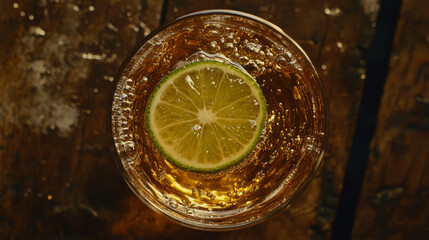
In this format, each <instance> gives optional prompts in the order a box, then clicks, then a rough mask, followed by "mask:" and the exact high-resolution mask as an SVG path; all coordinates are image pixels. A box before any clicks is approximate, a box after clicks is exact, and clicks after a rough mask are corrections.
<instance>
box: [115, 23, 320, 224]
mask: <svg viewBox="0 0 429 240" xmlns="http://www.w3.org/2000/svg"><path fill="white" fill-rule="evenodd" d="M209 20H210V21H208V20H207V19H190V20H188V21H190V22H188V23H184V24H182V25H183V26H182V25H180V26H176V25H173V26H170V29H167V30H169V31H167V33H166V34H158V35H156V36H155V39H153V40H149V41H148V42H147V43H146V44H145V45H144V46H143V47H142V48H141V49H140V51H139V52H137V54H136V56H137V57H134V58H133V59H131V62H130V64H129V65H128V66H127V67H126V68H125V70H124V74H123V76H122V78H120V79H119V83H118V87H117V89H116V92H115V96H114V104H113V108H112V109H113V113H112V121H113V125H114V127H113V128H114V136H115V144H116V148H117V150H118V152H119V155H120V158H121V162H122V165H123V166H124V170H125V172H126V175H127V176H128V177H129V182H130V185H132V187H133V189H134V190H135V191H136V192H137V194H138V195H139V194H140V195H141V196H144V197H143V198H144V199H143V200H144V201H146V202H149V204H154V205H155V208H156V209H157V210H159V211H162V212H165V211H169V212H172V215H170V216H173V217H175V216H179V218H185V219H187V220H189V221H191V222H199V223H201V224H207V225H208V226H209V225H216V224H219V225H222V224H234V223H240V222H247V221H252V220H254V219H258V218H260V217H262V216H264V215H265V214H266V213H267V211H272V210H274V209H276V208H280V207H284V205H285V204H287V203H288V200H289V199H290V198H291V197H292V196H293V195H294V194H296V192H297V191H298V189H299V188H300V187H301V186H302V185H303V183H304V182H305V181H307V179H308V176H309V174H310V173H311V172H312V171H313V169H314V166H315V164H316V163H317V161H318V160H319V159H318V158H319V156H320V152H321V151H322V143H323V139H324V133H325V128H324V125H323V124H324V120H325V119H324V117H325V116H324V114H323V113H324V110H325V109H324V106H323V101H322V98H323V96H322V95H321V93H320V92H319V91H318V90H317V88H316V86H315V85H314V81H315V80H314V77H315V76H314V74H312V72H311V71H309V70H308V69H307V68H309V67H310V66H308V65H307V63H306V62H305V59H304V58H303V57H302V56H300V55H299V53H298V52H297V50H296V49H294V48H293V47H290V46H288V43H287V42H286V43H285V42H283V41H282V40H281V39H280V37H281V36H277V35H276V34H272V35H270V32H269V31H257V30H255V29H254V28H255V26H254V23H248V24H246V22H245V21H243V19H237V17H235V18H231V19H217V18H215V19H209ZM189 25H192V26H194V27H184V26H189ZM238 26H239V27H238ZM258 27H259V26H258ZM176 28H177V29H176ZM168 32H174V33H175V34H174V35H172V34H170V35H169V34H168ZM203 59H212V60H218V61H223V62H228V63H230V64H235V65H239V66H241V67H243V68H244V69H245V70H246V71H247V72H248V73H250V74H251V75H252V76H253V77H254V78H255V79H256V81H257V82H258V84H259V85H260V87H261V89H262V91H263V93H264V97H265V99H266V102H267V111H268V112H267V121H266V123H265V128H264V130H263V136H262V137H261V138H260V141H259V143H258V144H257V146H256V147H255V149H254V150H253V152H252V153H251V154H249V155H248V156H247V157H246V158H245V159H243V160H242V161H241V162H240V163H238V164H237V165H236V166H233V167H230V168H228V169H225V170H222V171H220V172H217V173H211V174H204V173H197V172H191V171H188V170H185V169H181V168H179V167H177V166H175V165H174V164H172V163H171V162H169V161H168V160H167V159H166V158H165V157H164V156H163V155H162V153H160V151H158V149H157V148H156V147H155V145H154V144H153V142H152V140H151V138H150V137H149V135H148V133H147V129H146V123H145V110H146V104H147V100H148V98H149V97H150V94H151V93H152V91H153V90H154V88H155V87H156V86H157V84H158V83H159V81H160V80H161V79H162V78H163V77H164V76H166V75H167V74H168V73H169V72H171V71H172V70H174V69H176V68H177V67H180V66H181V65H183V64H185V63H187V62H192V61H197V60H203ZM191 224H192V223H191Z"/></svg>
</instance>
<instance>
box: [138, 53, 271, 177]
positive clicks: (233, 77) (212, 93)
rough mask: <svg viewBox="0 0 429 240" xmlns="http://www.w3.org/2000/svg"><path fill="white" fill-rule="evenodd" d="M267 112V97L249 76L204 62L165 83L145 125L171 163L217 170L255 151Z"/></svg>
mask: <svg viewBox="0 0 429 240" xmlns="http://www.w3.org/2000/svg"><path fill="white" fill-rule="evenodd" d="M265 115H266V103H265V99H264V97H263V94H262V91H261V89H260V88H259V86H258V84H257V83H256V81H255V80H254V79H253V78H252V77H251V76H250V75H248V74H247V73H245V72H243V71H242V70H240V69H238V68H237V67H234V66H232V65H229V64H225V63H220V62H215V61H199V62H194V63H190V64H187V65H185V66H183V67H181V68H178V69H176V70H175V71H173V72H172V73H170V74H169V75H167V76H166V77H165V78H164V79H163V80H162V81H161V82H160V84H159V85H158V86H157V87H156V89H155V90H154V92H153V93H152V96H151V97H150V99H149V102H148V105H147V111H146V123H147V128H148V131H149V134H150V136H151V138H152V140H153V141H154V143H155V145H156V146H157V147H158V149H159V150H160V151H161V152H162V153H163V154H164V155H165V156H166V157H167V158H168V159H169V160H170V161H171V162H173V163H174V164H176V165H178V166H180V167H183V168H186V169H190V170H194V171H201V172H213V171H218V170H221V169H224V168H226V167H228V166H231V165H233V164H235V163H237V162H238V161H240V160H241V159H243V158H244V157H245V156H246V155H248V154H249V153H250V152H251V151H252V150H253V148H254V147H255V145H256V143H257V142H258V140H259V137H260V135H261V131H262V128H263V126H264V122H265Z"/></svg>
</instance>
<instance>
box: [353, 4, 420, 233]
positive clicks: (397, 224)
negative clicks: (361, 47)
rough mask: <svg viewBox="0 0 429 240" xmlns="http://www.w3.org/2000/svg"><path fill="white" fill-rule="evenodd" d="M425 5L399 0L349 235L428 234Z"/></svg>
mask: <svg viewBox="0 0 429 240" xmlns="http://www.w3.org/2000/svg"><path fill="white" fill-rule="evenodd" d="M428 13H429V5H428V4H427V3H426V2H424V1H410V0H405V1H404V2H403V6H402V10H401V17H400V20H399V23H398V28H397V30H396V36H395V39H394V47H393V48H394V49H393V52H392V57H391V61H390V72H389V75H388V77H387V80H386V84H385V88H384V95H383V98H382V102H381V108H380V112H379V115H378V119H377V129H376V132H375V136H374V138H373V140H372V143H371V156H370V158H369V163H368V168H367V171H366V177H365V180H364V185H363V189H362V193H361V197H360V202H359V206H358V208H357V213H356V220H355V228H354V231H353V237H354V239H427V238H428V236H429V201H428V194H429V177H428V173H429V30H428V25H429V15H428Z"/></svg>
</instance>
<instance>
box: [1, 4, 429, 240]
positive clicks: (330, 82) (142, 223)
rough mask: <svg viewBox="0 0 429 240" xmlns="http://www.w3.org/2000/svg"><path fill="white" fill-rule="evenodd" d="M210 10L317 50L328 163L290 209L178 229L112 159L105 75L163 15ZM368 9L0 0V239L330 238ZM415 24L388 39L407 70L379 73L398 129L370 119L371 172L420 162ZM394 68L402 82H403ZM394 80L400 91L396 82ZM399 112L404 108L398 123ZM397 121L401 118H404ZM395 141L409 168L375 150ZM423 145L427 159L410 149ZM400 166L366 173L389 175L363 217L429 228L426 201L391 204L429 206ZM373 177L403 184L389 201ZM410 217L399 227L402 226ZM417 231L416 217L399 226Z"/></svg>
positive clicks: (360, 78) (368, 32)
mask: <svg viewBox="0 0 429 240" xmlns="http://www.w3.org/2000/svg"><path fill="white" fill-rule="evenodd" d="M209 8H227V9H235V10H240V11H244V12H248V13H252V14H255V15H257V16H260V17H262V18H265V19H267V20H269V21H272V22H273V23H275V24H277V25H279V26H280V27H281V28H283V29H284V30H285V31H286V32H287V33H288V34H289V35H290V36H291V37H292V38H294V39H295V40H297V42H298V43H299V44H300V45H301V46H302V47H303V48H304V49H305V51H306V52H307V53H308V55H309V56H310V58H311V59H312V60H313V63H314V64H315V66H316V68H317V70H318V72H319V73H320V75H321V78H322V80H323V82H324V83H325V86H326V90H327V94H328V98H329V101H330V107H331V131H330V139H329V144H328V148H327V154H326V157H325V163H324V164H323V166H322V168H321V169H320V170H319V172H318V174H317V176H316V177H315V179H314V180H313V181H312V182H311V184H310V185H309V187H308V188H307V189H306V190H305V191H304V192H303V193H302V194H301V195H300V196H299V197H298V199H297V200H296V201H295V202H294V203H293V204H292V206H291V207H290V208H289V209H287V210H286V211H284V212H282V213H280V214H277V215H276V216H274V217H272V218H271V219H269V220H268V221H266V222H264V223H262V224H259V225H257V226H254V227H251V228H247V229H243V230H238V231H233V232H225V233H208V232H203V231H196V230H191V229H187V228H184V227H181V226H179V225H177V224H175V223H172V222H170V221H169V220H167V219H166V218H165V217H164V216H161V215H158V214H157V213H155V212H153V211H152V210H150V209H149V208H148V207H146V206H145V205H144V204H143V203H141V202H140V200H139V199H138V198H137V197H136V196H134V194H133V193H132V192H131V190H130V189H129V188H128V187H127V186H126V184H125V182H124V180H123V179H122V178H121V176H120V174H119V171H118V170H117V168H116V166H115V164H114V162H113V159H112V154H111V153H110V150H109V147H110V144H111V143H110V139H109V133H108V130H107V119H108V106H109V100H110V94H111V92H112V89H113V87H114V86H113V83H112V80H113V76H114V75H115V73H116V71H117V70H118V68H119V65H120V64H121V62H122V61H123V60H124V59H125V58H126V56H127V55H128V54H129V53H130V51H131V50H132V48H133V47H134V46H135V44H136V42H137V41H138V40H139V39H141V38H142V37H143V36H144V35H145V34H147V33H148V32H150V31H151V30H153V29H154V28H156V27H157V26H158V25H159V24H160V23H161V22H163V21H170V20H173V19H174V18H176V17H178V16H181V15H183V14H186V13H190V12H194V11H198V10H203V9H209ZM410 8H411V7H410ZM377 10H378V8H377V3H376V1H358V0H347V1H340V0H334V1H316V2H314V1H308V0H305V1H298V0H290V1H282V0H277V1H262V2H261V1H256V0H247V1H218V0H213V1H196V0H193V1H182V0H181V1H172V0H170V1H167V2H165V3H164V2H163V1H156V0H131V1H125V0H119V1H118V0H106V1H95V2H92V1H71V0H41V1H1V2H0V70H1V71H0V86H1V87H0V238H1V239H3V238H5V239H8V238H11V239H16V238H17V239H94V238H95V239H97V238H107V239H111V238H125V239H134V238H146V239H185V238H187V239H218V238H223V239H288V238H289V239H328V238H329V237H330V234H331V231H332V220H333V218H334V217H335V207H336V205H337V201H338V196H339V194H340V192H341V185H342V182H343V178H344V171H345V167H346V163H347V159H348V153H349V148H350V144H351V139H352V136H353V127H354V124H355V119H356V114H357V110H358V107H359V102H360V97H361V92H362V86H363V83H364V81H365V65H366V62H365V59H366V57H367V53H368V49H369V46H370V43H371V40H372V36H373V32H374V25H373V22H374V20H375V17H376V15H377ZM424 13H425V12H424V9H421V16H426V15H425V14H424ZM403 15H404V14H403ZM412 17H413V16H412V14H411V13H410V15H409V18H408V19H409V21H411V20H413V19H414V21H416V23H413V24H421V22H419V21H417V20H418V19H419V18H417V17H415V18H412ZM425 19H426V20H425V21H426V22H427V18H425ZM407 24H409V22H407V21H405V22H402V25H401V26H402V28H401V29H402V31H404V33H408V32H407V31H411V30H410V29H407ZM426 25H427V24H426ZM419 26H421V34H420V35H418V36H420V37H419V38H418V39H408V38H402V36H399V37H397V39H396V43H395V44H396V46H397V49H399V46H402V45H404V46H408V47H409V48H410V50H409V51H406V52H402V51H398V54H399V55H398V56H399V59H402V61H401V60H397V61H396V63H395V62H394V61H393V62H392V65H395V64H396V65H397V66H398V68H400V69H402V70H396V71H397V72H394V73H395V74H392V75H391V76H390V78H389V80H388V85H386V88H387V87H389V88H392V89H393V90H392V92H389V91H386V96H385V97H384V99H383V108H384V107H385V108H386V109H385V110H382V112H381V113H380V118H379V122H380V126H383V124H384V126H393V125H392V124H396V125H394V127H393V128H392V127H391V128H390V129H391V130H389V129H386V128H383V129H381V128H379V130H378V133H377V135H376V138H375V139H374V142H373V148H374V149H376V150H377V151H374V152H375V153H377V152H378V154H376V155H377V157H373V158H372V161H377V162H379V164H378V165H377V164H375V166H376V167H377V166H378V168H384V166H388V167H392V168H393V167H395V166H399V167H401V168H405V167H407V169H409V172H412V171H417V170H418V171H420V172H419V173H420V174H422V171H424V168H425V167H426V169H427V167H428V166H427V164H426V165H425V160H426V159H427V158H428V156H427V143H426V142H425V141H420V142H419V143H418V144H411V141H412V139H413V138H416V137H420V139H423V136H424V134H425V133H427V119H426V118H427V112H426V115H419V114H423V113H424V112H423V113H422V112H421V111H423V110H424V111H427V99H426V98H427V97H428V96H427V90H426V91H423V87H426V89H427V81H426V82H425V81H423V80H425V79H426V80H427V64H426V65H425V64H424V61H427V58H426V59H425V58H424V56H426V57H427V51H426V55H424V54H423V52H419V51H417V50H413V49H414V48H413V47H412V45H411V43H403V42H402V41H405V42H406V41H423V42H421V43H420V44H422V45H423V44H427V41H428V40H427V30H426V29H425V25H424V24H422V25H419ZM425 31H426V32H425ZM425 34H426V35H425ZM411 35H413V34H411ZM413 36H414V35H413ZM415 37H417V36H415ZM401 39H402V40H401ZM403 39H405V40H403ZM407 39H408V40H407ZM422 39H423V40H422ZM424 41H426V43H425V42H424ZM426 47H427V45H426ZM426 49H427V48H426ZM411 50H413V51H411ZM411 53H414V54H416V56H417V55H418V56H420V58H418V59H420V60H416V62H415V63H414V64H411V65H410V66H414V68H413V69H414V70H413V71H414V72H413V71H410V72H408V71H407V68H408V65H406V64H407V61H405V60H404V58H403V57H402V56H401V54H403V55H405V59H406V58H407V57H410V54H411ZM418 61H420V62H418ZM425 67H426V68H425ZM419 69H420V70H419ZM392 73H393V72H392ZM401 73H403V74H404V75H401ZM405 73H406V74H405ZM416 74H417V75H419V76H420V77H416V76H415V75H416ZM401 76H404V77H407V79H409V81H407V82H401ZM398 84H399V85H398ZM401 84H402V85H401ZM414 84H415V85H414ZM419 84H420V85H419ZM424 84H426V85H424ZM398 89H403V92H400V93H399V92H395V91H398ZM389 93H390V95H388V94H389ZM394 94H399V95H401V94H402V95H406V96H407V97H409V98H408V100H404V102H403V103H402V104H403V105H401V104H399V105H398V104H396V103H397V102H393V100H394V97H393V96H392V95H394ZM407 94H408V95H407ZM389 96H390V97H389ZM392 103H395V105H392ZM399 103H400V101H399ZM391 105H392V106H391ZM396 105H398V106H396ZM397 111H401V112H400V113H399V115H398V113H397ZM402 113H404V114H406V115H407V116H409V117H408V118H406V119H405V120H404V119H402V118H401V114H402ZM395 114H396V115H395ZM381 116H384V117H381ZM424 116H426V118H425V117H424ZM419 117H420V118H419ZM389 119H390V120H389ZM421 119H423V120H421ZM424 119H426V120H424ZM402 121H408V122H409V123H410V124H411V127H410V126H408V125H409V124H408V125H407V122H402ZM388 124H390V125H388ZM413 124H414V125H413ZM407 126H408V127H407ZM413 126H414V127H413ZM392 129H393V130H394V132H393V133H390V134H391V135H389V136H391V137H393V138H394V139H393V140H394V141H392V142H389V141H391V140H390V139H388V140H385V139H384V138H385V136H384V135H383V133H384V132H385V131H393V130H392ZM424 131H426V132H424ZM404 134H405V135H404ZM383 141H384V142H383ZM386 141H387V142H388V143H387V144H386ZM395 141H396V142H395ZM383 144H384V145H383ZM395 144H396V145H395ZM424 144H426V145H424ZM397 146H399V147H401V148H402V149H408V148H410V150H409V151H413V154H414V155H410V156H412V157H413V158H414V159H416V158H418V159H420V160H419V161H418V162H416V163H414V164H411V162H410V161H408V162H401V161H400V160H401V159H403V157H404V156H406V154H405V153H406V151H405V150H404V151H403V152H401V154H402V155H398V156H396V157H395V156H394V153H395V152H394V151H393V150H392V151H391V155H390V158H394V159H396V160H394V161H393V162H391V160H390V159H388V158H387V155H386V156H385V155H383V154H382V153H383V152H382V151H387V150H385V148H389V149H390V148H392V149H393V148H396V147H397ZM425 146H426V149H425ZM419 151H420V152H421V153H426V155H418V154H417V153H418V152H419ZM376 155H374V156H376ZM380 156H382V157H380ZM401 156H402V157H401ZM410 158H411V157H409V158H407V159H410ZM386 164H387V165H386ZM395 164H396V165H395ZM370 165H371V164H370ZM370 167H371V168H372V166H370ZM415 169H417V170H415ZM403 170H404V169H403ZM404 171H405V170H404ZM426 172H427V170H426ZM371 174H372V175H371ZM398 174H402V175H400V176H402V179H403V181H402V182H401V181H400V179H396V178H395V177H394V176H391V177H388V176H389V175H388V174H387V172H384V171H382V169H380V170H377V169H374V170H373V172H372V173H371V171H370V170H369V171H368V175H367V180H366V181H367V182H368V181H373V180H372V179H368V178H373V179H375V180H374V181H381V180H380V177H383V179H384V178H386V179H390V180H389V181H391V182H388V184H386V182H383V183H379V184H378V185H375V186H368V184H367V185H365V186H366V187H364V189H365V190H364V193H365V194H366V196H369V199H375V201H376V204H378V205H374V203H371V201H369V202H368V200H367V198H363V199H362V201H361V206H362V211H366V212H370V213H372V215H370V216H374V217H373V218H370V220H371V221H372V222H374V221H383V220H386V219H389V218H391V216H390V215H389V210H390V209H398V210H397V211H396V213H395V214H396V215H393V217H394V219H397V220H396V222H395V220H392V221H394V222H393V223H391V224H390V225H388V226H387V225H386V226H387V227H388V229H391V228H397V226H399V225H395V224H397V222H400V219H398V218H400V217H403V216H405V217H406V216H409V218H410V219H411V218H412V219H413V221H415V222H416V224H423V225H418V226H425V225H424V224H425V222H426V228H425V229H427V216H428V213H427V207H426V208H425V209H426V212H423V211H422V212H418V213H416V214H417V215H416V216H417V218H414V217H413V216H412V213H409V215H406V214H407V212H406V211H407V210H404V209H400V206H412V205H413V204H415V203H419V201H424V200H425V199H426V202H427V196H426V195H425V194H426V192H425V191H421V189H425V187H426V189H427V177H426V178H424V177H421V179H422V180H421V181H420V182H421V183H420V185H416V182H415V181H417V180H416V179H417V178H418V176H417V175H415V174H412V173H407V172H398ZM422 176H424V175H422ZM383 181H387V180H385V179H384V180H383ZM396 181H397V182H396ZM403 183H406V184H405V185H404V184H403ZM380 186H392V188H391V189H390V190H392V191H393V192H394V193H397V194H399V195H398V196H396V195H394V199H401V201H399V200H397V202H395V203H393V205H389V204H391V203H390V202H389V201H390V200H389V198H388V197H387V200H386V199H384V198H386V197H381V200H380V201H378V202H379V203H378V202H377V196H378V195H377V193H380V189H378V188H379V187H380ZM395 189H399V190H395ZM388 190H389V189H388ZM383 193H384V192H381V193H380V194H381V195H380V196H383ZM414 193H418V194H420V195H418V194H416V195H413V194H414ZM371 196H376V198H371ZM387 196H390V195H387ZM421 206H427V203H426V205H421ZM365 209H367V210H365ZM405 209H406V208H405ZM410 209H411V210H413V211H417V210H416V209H414V208H411V207H410ZM403 211H405V212H403ZM366 212H362V214H366ZM359 214H360V213H358V219H359V218H360V219H361V220H359V221H358V222H357V226H361V228H362V230H360V228H359V227H357V228H356V230H355V235H356V236H362V238H366V237H369V236H370V235H371V231H372V224H371V225H369V224H370V223H364V217H365V216H364V215H359ZM419 214H420V215H419ZM419 216H420V217H419ZM413 221H411V222H410V223H408V222H405V223H403V224H404V225H400V226H405V227H407V226H408V225H410V224H413ZM365 224H367V225H365ZM386 224H388V221H387V220H386ZM412 229H413V228H412V227H411V225H410V226H408V228H406V230H410V231H411V230H412ZM385 231H387V230H386V229H383V227H382V226H381V227H380V228H379V230H378V232H377V234H379V235H377V236H381V237H383V236H387V235H383V234H385ZM396 231H397V232H400V231H401V229H396ZM426 231H427V230H426ZM389 236H390V235H389ZM392 236H393V235H392ZM375 239H377V238H375Z"/></svg>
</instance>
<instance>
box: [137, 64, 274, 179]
mask: <svg viewBox="0 0 429 240" xmlns="http://www.w3.org/2000/svg"><path fill="white" fill-rule="evenodd" d="M200 65H201V66H202V65H208V66H218V67H219V68H221V69H222V70H226V69H228V70H229V71H231V72H234V73H235V74H237V75H239V76H242V77H243V79H244V80H246V82H247V83H249V84H250V85H251V89H253V90H256V92H257V95H258V100H259V101H260V102H259V105H260V116H259V117H258V118H257V120H258V121H259V125H258V126H257V130H256V131H255V132H256V133H257V134H256V136H254V139H253V141H252V142H251V143H249V144H247V147H246V149H247V150H246V151H245V152H243V153H242V154H241V155H239V156H238V157H235V158H234V159H233V160H229V161H228V162H226V163H224V164H222V165H217V166H216V167H196V166H192V165H188V164H185V163H183V162H180V161H179V160H177V159H175V158H174V157H172V156H171V155H170V154H168V153H167V151H166V150H165V148H164V147H163V146H162V144H161V143H160V142H159V141H158V140H157V137H156V135H155V133H154V132H153V130H152V124H151V119H150V116H151V114H152V108H151V106H152V103H153V101H154V99H155V96H156V94H157V92H158V91H159V90H160V89H161V88H162V87H163V85H164V84H165V83H167V82H169V80H170V79H174V77H176V76H177V75H178V74H180V73H183V72H184V71H186V69H190V68H193V67H196V66H200ZM266 115H267V105H266V101H265V97H264V95H263V92H262V90H261V89H260V87H259V85H258V83H257V82H256V81H255V79H254V78H253V77H251V76H250V74H248V73H247V72H246V71H245V70H241V69H239V68H238V67H236V66H233V65H230V64H226V63H222V62H218V61H211V60H203V61H197V62H193V63H189V64H186V65H184V66H182V67H179V68H177V69H175V70H174V71H172V72H171V73H170V74H168V75H167V76H166V77H164V78H163V79H162V80H161V81H160V82H159V84H158V85H157V86H156V87H155V89H154V91H153V92H152V94H151V96H150V98H149V100H148V102H147V107H146V115H145V120H146V128H147V131H148V133H149V136H150V137H151V139H152V141H153V143H154V144H155V146H156V147H157V148H158V150H159V151H160V152H161V153H162V154H163V155H164V156H165V157H166V158H167V159H168V160H169V161H170V162H171V163H173V164H174V165H176V166H178V167H180V168H182V169H185V170H190V171H195V172H201V173H216V172H219V171H221V170H224V169H227V168H229V167H231V166H233V165H236V164H237V163H238V162H240V161H241V160H243V159H244V158H245V157H246V156H248V155H249V154H250V153H251V152H252V151H253V150H254V148H255V146H256V145H257V144H258V142H259V139H260V138H261V136H262V129H263V127H264V126H265V122H266Z"/></svg>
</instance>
